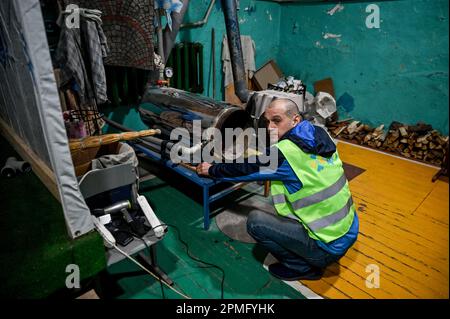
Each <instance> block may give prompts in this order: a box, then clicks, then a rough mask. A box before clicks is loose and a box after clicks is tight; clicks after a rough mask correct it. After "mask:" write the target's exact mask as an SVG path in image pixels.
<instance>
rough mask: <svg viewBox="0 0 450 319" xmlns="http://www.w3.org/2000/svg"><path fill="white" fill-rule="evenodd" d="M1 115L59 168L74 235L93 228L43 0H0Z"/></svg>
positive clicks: (64, 205) (51, 165) (62, 196)
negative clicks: (66, 121) (79, 178)
mask: <svg viewBox="0 0 450 319" xmlns="http://www.w3.org/2000/svg"><path fill="white" fill-rule="evenodd" d="M0 117H1V118H2V119H3V120H4V121H5V122H6V123H7V124H8V125H9V126H10V127H11V128H12V129H13V130H14V131H15V133H16V134H17V135H18V136H19V137H20V138H21V139H22V140H23V141H24V142H25V143H26V144H27V145H28V146H29V147H30V148H31V149H32V150H33V151H34V152H35V153H36V154H37V156H39V157H40V159H41V160H42V161H44V162H45V163H46V164H47V166H48V167H49V168H50V169H51V170H52V171H53V173H54V175H55V178H56V183H57V186H58V190H59V194H60V199H61V204H62V208H63V211H64V217H65V220H66V225H67V228H68V232H69V235H70V236H71V237H72V238H75V237H78V236H81V235H83V234H85V233H87V232H89V231H90V230H92V229H93V224H92V220H91V217H90V213H89V209H88V207H87V205H86V203H85V201H84V199H83V197H82V195H81V193H80V191H79V187H78V182H77V179H76V177H75V172H74V168H73V163H72V158H71V156H70V151H69V147H68V140H67V135H66V131H65V126H64V121H63V117H62V113H61V106H60V102H59V96H58V90H57V87H56V82H55V77H54V73H53V68H52V62H51V58H50V52H49V48H48V43H47V38H46V34H45V28H44V21H43V18H42V12H41V7H40V4H39V0H1V1H0ZM42 214H45V212H42Z"/></svg>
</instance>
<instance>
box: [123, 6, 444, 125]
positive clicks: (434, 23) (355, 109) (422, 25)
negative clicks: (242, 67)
mask: <svg viewBox="0 0 450 319" xmlns="http://www.w3.org/2000/svg"><path fill="white" fill-rule="evenodd" d="M209 2H210V0H191V3H190V6H189V9H188V12H187V15H186V17H185V22H194V21H198V20H201V19H202V18H203V16H204V14H205V12H206V10H207V7H208V5H209ZM220 2H221V1H220V0H217V1H216V4H215V6H214V8H213V11H212V14H211V16H210V18H209V21H208V23H207V24H206V25H203V26H202V27H197V28H189V29H182V31H180V33H179V35H178V39H177V41H193V42H200V43H202V44H203V45H204V86H205V90H204V92H203V95H206V96H210V97H212V95H213V94H212V63H211V28H215V33H216V53H215V57H216V94H215V96H216V99H218V100H222V99H224V94H223V80H222V78H223V75H222V62H221V51H222V38H223V35H224V34H225V33H226V32H225V23H224V17H223V12H222V9H221V5H220ZM336 3H338V2H334V3H291V4H278V3H275V2H270V1H263V0H258V1H256V0H241V1H240V10H239V11H238V16H239V21H240V30H241V34H242V35H251V36H252V38H253V39H254V40H255V43H256V67H257V68H258V67H260V66H262V65H263V64H264V63H265V62H266V61H268V60H269V59H275V60H276V61H277V63H278V64H279V65H280V67H281V69H282V70H283V72H284V74H286V75H294V76H296V77H297V78H299V79H302V80H303V81H304V82H306V84H307V87H308V91H310V92H311V93H313V83H314V82H315V81H317V80H320V79H323V78H326V77H332V78H333V81H334V87H335V93H336V98H337V100H338V102H339V104H340V106H339V107H338V111H339V114H340V118H341V119H343V118H346V117H348V116H352V117H353V118H355V119H357V120H361V121H363V122H365V123H368V124H371V125H374V126H375V125H376V126H378V125H379V124H382V123H383V124H385V125H386V126H388V125H389V124H390V123H391V122H392V121H394V120H396V121H400V122H404V123H406V124H415V123H417V122H418V121H424V122H426V123H429V124H432V125H433V127H434V128H436V129H438V130H439V131H441V132H442V133H444V134H448V131H449V130H448V127H449V125H448V107H449V105H448V95H449V93H448V44H449V43H448V42H449V41H448V40H449V39H448V32H449V27H448V6H449V4H448V1H447V0H395V1H378V2H367V1H357V2H353V1H352V2H347V1H344V2H343V6H344V10H342V11H340V12H336V13H335V14H334V15H332V16H330V15H328V14H327V13H326V12H327V11H328V10H330V9H331V8H333V7H334V6H335V4H336ZM371 3H375V4H377V5H378V6H379V8H380V15H381V24H380V28H379V29H368V28H367V27H366V25H365V20H366V17H367V16H368V14H369V13H366V10H365V9H366V6H367V5H369V4H371ZM246 8H250V10H246ZM326 33H332V34H340V35H341V37H340V38H339V40H340V41H337V40H336V39H333V38H328V39H324V35H325V34H326ZM133 114H134V115H136V114H135V113H133ZM130 116H131V114H128V115H127V116H126V117H127V118H128V117H130ZM130 118H135V116H131V117H130Z"/></svg>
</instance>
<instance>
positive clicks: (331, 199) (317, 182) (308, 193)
mask: <svg viewBox="0 0 450 319" xmlns="http://www.w3.org/2000/svg"><path fill="white" fill-rule="evenodd" d="M276 146H277V147H278V148H279V149H280V151H281V152H282V153H283V155H284V157H285V158H286V160H287V161H288V163H289V165H290V166H291V168H292V169H293V170H294V172H295V174H296V175H297V177H298V178H299V179H300V181H301V182H302V184H303V186H302V188H301V189H300V190H299V191H297V192H295V193H293V194H289V192H288V190H287V189H286V187H285V186H284V184H283V182H281V181H272V182H271V188H270V191H271V193H272V198H273V202H274V206H275V209H276V211H277V213H278V214H279V215H281V216H285V217H290V218H294V219H296V220H299V221H300V222H301V223H302V224H303V226H304V227H305V228H306V230H307V231H308V234H309V236H310V237H311V238H313V239H316V240H321V241H323V242H325V243H329V242H331V241H333V240H335V239H337V238H339V237H341V236H343V235H345V234H346V233H347V232H348V230H349V229H350V227H351V225H352V222H353V218H354V216H355V207H354V205H353V201H352V196H351V193H350V189H349V187H348V182H347V178H346V177H345V174H344V169H343V167H342V161H341V160H340V158H339V155H338V152H337V150H336V152H335V153H334V154H333V155H332V156H331V157H330V158H325V157H322V156H319V155H314V154H308V153H305V152H303V151H302V150H301V149H300V148H299V147H298V146H297V145H295V144H294V142H292V141H290V140H287V139H286V140H281V141H280V142H278V143H277V144H276Z"/></svg>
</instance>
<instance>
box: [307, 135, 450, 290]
mask: <svg viewBox="0 0 450 319" xmlns="http://www.w3.org/2000/svg"><path fill="white" fill-rule="evenodd" d="M338 150H339V154H340V156H341V159H342V160H343V161H345V162H347V163H349V164H353V165H356V166H359V167H361V168H364V169H365V170H366V171H365V172H364V173H363V174H361V175H359V176H357V177H356V178H354V179H353V180H352V181H350V189H351V191H352V194H353V199H354V202H355V207H356V208H357V211H358V216H359V220H360V233H359V236H358V240H357V242H356V243H355V244H354V246H353V247H352V248H351V249H350V250H349V251H348V252H347V254H346V255H345V256H344V257H343V258H342V259H341V260H340V261H339V263H338V264H334V265H332V266H330V267H329V269H327V271H326V272H325V276H324V277H323V278H322V279H321V280H319V281H301V282H302V284H304V285H306V286H307V287H309V288H310V289H311V290H313V291H314V292H315V293H317V294H319V295H321V296H323V297H325V298H449V228H448V221H449V186H448V184H447V183H446V182H443V181H440V180H439V181H436V182H435V183H432V182H431V178H432V176H433V175H434V174H435V173H436V172H437V170H438V169H435V168H432V167H427V166H424V165H420V164H418V163H413V162H410V161H406V160H403V159H400V158H396V157H392V156H389V155H386V154H381V153H378V152H374V151H372V150H369V149H363V148H360V147H358V146H354V145H350V144H346V143H343V142H339V143H338ZM371 265H376V267H378V269H379V288H369V287H367V286H366V278H367V277H368V276H369V275H371V277H369V278H373V276H374V274H375V273H374V272H373V270H371V269H374V268H372V267H373V266H371ZM366 271H367V272H366ZM374 283H376V282H374V281H372V285H373V284H374Z"/></svg>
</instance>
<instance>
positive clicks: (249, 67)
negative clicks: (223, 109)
mask: <svg viewBox="0 0 450 319" xmlns="http://www.w3.org/2000/svg"><path fill="white" fill-rule="evenodd" d="M241 44H242V55H243V58H244V69H245V74H246V77H247V79H251V78H253V74H254V73H255V71H256V65H255V54H256V46H255V41H253V39H252V38H251V37H250V36H248V35H241ZM222 63H223V69H222V70H223V73H224V86H225V87H227V86H228V85H229V84H232V83H233V71H232V68H231V57H230V50H229V48H228V39H227V37H226V36H224V37H223V41H222Z"/></svg>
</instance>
